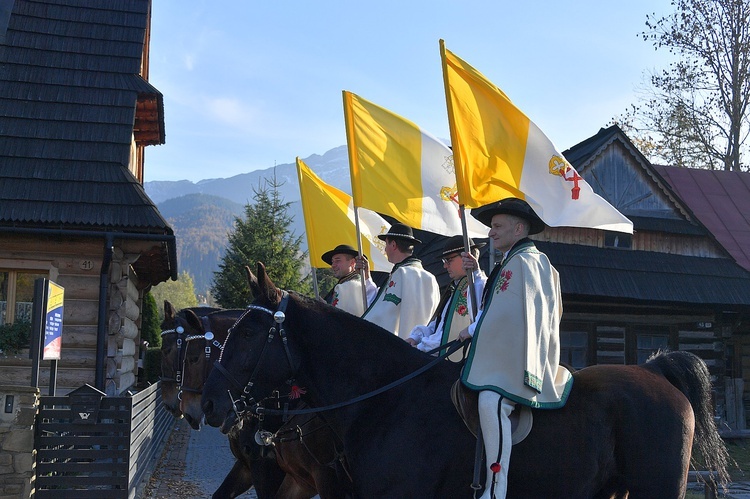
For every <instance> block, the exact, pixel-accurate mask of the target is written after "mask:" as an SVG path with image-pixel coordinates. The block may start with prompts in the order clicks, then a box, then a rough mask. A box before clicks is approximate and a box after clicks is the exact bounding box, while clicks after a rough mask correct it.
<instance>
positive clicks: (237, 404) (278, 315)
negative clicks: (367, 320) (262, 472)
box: [214, 290, 463, 417]
mask: <svg viewBox="0 0 750 499" xmlns="http://www.w3.org/2000/svg"><path fill="white" fill-rule="evenodd" d="M281 293H282V298H281V302H280V303H279V307H278V309H277V311H276V312H272V311H271V310H269V309H267V308H265V307H261V306H258V305H249V306H248V307H247V310H246V311H245V312H244V313H243V314H242V315H241V316H240V318H239V319H237V322H235V326H236V325H237V324H239V323H240V321H242V319H243V318H244V317H245V316H246V315H247V314H249V313H250V312H252V311H253V310H259V311H261V312H265V313H266V314H268V315H270V316H271V317H273V319H274V322H275V323H276V324H278V326H279V329H278V334H279V337H280V338H281V341H282V344H283V346H284V352H285V353H286V358H287V361H288V362H289V367H290V369H291V370H292V375H291V377H290V378H289V379H288V380H287V384H289V385H293V384H294V378H295V376H296V373H297V369H296V368H295V367H294V363H293V362H292V356H291V353H290V352H289V345H288V341H287V340H288V338H287V335H286V332H285V331H284V327H283V323H284V320H285V319H286V314H285V313H284V312H285V310H286V306H287V303H288V301H289V294H288V293H287V292H286V291H283V290H282V291H281ZM233 329H234V326H232V327H231V328H230V329H229V332H228V334H227V339H226V340H224V346H226V342H227V341H228V340H229V337H230V336H231V334H232V331H233ZM276 332H277V330H276V326H271V327H270V328H269V330H268V336H267V338H266V342H265V343H264V344H263V349H262V350H261V352H260V357H258V362H257V363H256V364H255V368H254V369H253V373H252V374H251V375H250V379H249V380H248V382H247V384H246V385H245V386H244V387H243V386H242V384H241V383H240V382H239V381H237V380H236V379H235V378H234V376H232V374H231V373H230V372H229V371H227V369H226V368H225V367H224V366H222V365H221V360H222V356H221V355H220V356H219V360H218V361H217V362H215V363H214V367H215V368H216V369H217V370H218V371H219V372H220V373H221V374H222V375H223V376H224V377H225V378H226V379H227V380H228V381H229V382H230V383H231V384H232V385H233V387H234V388H236V389H239V390H240V391H241V393H242V394H241V395H240V397H239V398H238V399H234V397H232V391H231V390H227V392H228V393H229V398H230V400H231V401H232V407H233V409H234V412H235V414H236V415H237V417H241V416H242V415H243V414H244V413H245V412H247V411H248V410H249V409H250V406H251V404H253V407H252V410H253V412H254V413H255V414H258V415H263V414H274V415H283V416H286V415H297V414H315V413H318V412H324V411H330V410H333V409H339V408H341V407H346V406H348V405H352V404H356V403H358V402H361V401H363V400H367V399H369V398H371V397H374V396H376V395H379V394H381V393H383V392H386V391H388V390H390V389H391V388H395V387H397V386H399V385H401V384H403V383H406V382H407V381H410V380H412V379H414V378H416V377H417V376H419V375H420V374H422V373H423V372H425V371H427V370H429V369H431V368H432V367H434V366H436V365H437V364H438V363H439V362H440V361H442V360H443V359H445V358H446V357H447V356H449V355H451V354H452V353H453V352H455V351H456V350H458V349H459V348H461V346H463V342H461V341H460V340H453V341H452V342H449V343H446V344H445V345H442V346H441V347H439V349H446V352H445V353H443V354H441V355H440V356H438V357H436V358H435V359H434V360H432V361H430V362H429V363H428V364H425V365H424V366H422V367H420V368H419V369H417V370H416V371H414V372H412V373H410V374H408V375H406V376H404V377H403V378H399V379H397V380H395V381H393V382H391V383H388V384H387V385H385V386H382V387H380V388H377V389H375V390H372V391H371V392H368V393H365V394H364V395H360V396H358V397H355V398H353V399H351V400H347V401H344V402H339V403H336V404H331V405H327V406H323V407H315V408H308V409H291V410H290V409H268V408H265V407H263V406H262V405H260V403H258V402H256V401H255V399H254V398H253V397H250V396H249V394H250V390H252V388H253V385H254V384H255V377H256V376H257V374H258V370H259V369H260V366H261V362H262V360H263V357H264V355H265V353H266V350H267V347H268V345H270V344H271V342H272V341H273V339H274V338H275V336H276ZM223 353H224V352H223V350H222V355H223Z"/></svg>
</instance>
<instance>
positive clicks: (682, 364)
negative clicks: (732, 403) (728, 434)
mask: <svg viewBox="0 0 750 499" xmlns="http://www.w3.org/2000/svg"><path fill="white" fill-rule="evenodd" d="M643 367H644V368H645V369H647V370H650V371H652V372H657V373H659V374H661V375H662V376H664V377H665V378H667V380H668V381H669V382H670V383H671V384H672V385H673V386H675V387H676V388H677V389H678V390H680V391H681V392H682V393H683V394H684V395H685V397H687V399H688V401H689V402H690V405H691V406H692V408H693V414H694V415H695V440H694V444H695V446H696V447H697V449H698V451H699V452H700V454H701V457H702V459H703V462H704V463H703V464H704V465H705V466H706V467H707V468H708V469H709V470H711V471H715V472H716V474H717V475H718V479H719V482H720V483H722V484H724V483H727V482H728V480H729V474H728V472H727V465H728V463H729V461H730V460H731V458H730V457H729V453H728V452H727V449H726V446H725V445H724V443H723V441H722V440H721V436H719V433H718V431H717V429H716V423H715V422H714V415H713V410H712V407H711V404H710V403H701V401H710V400H711V397H712V394H711V375H710V373H709V372H708V368H707V367H706V364H705V363H704V362H703V361H702V360H701V358H700V357H698V356H697V355H695V354H692V353H690V352H685V351H674V352H670V351H667V350H659V351H657V352H656V353H654V354H653V355H651V357H649V359H648V360H647V361H646V363H645V364H644V365H643ZM691 378H693V379H696V380H698V383H695V384H691V383H689V382H688V380H689V379H691ZM693 461H694V460H693ZM735 464H736V463H735Z"/></svg>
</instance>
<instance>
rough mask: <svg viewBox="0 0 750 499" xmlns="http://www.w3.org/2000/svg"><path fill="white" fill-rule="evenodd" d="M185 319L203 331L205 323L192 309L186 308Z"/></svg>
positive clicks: (197, 329) (196, 328) (194, 327)
mask: <svg viewBox="0 0 750 499" xmlns="http://www.w3.org/2000/svg"><path fill="white" fill-rule="evenodd" d="M185 320H186V321H187V323H188V324H189V325H190V326H192V327H193V329H195V330H196V331H203V323H202V322H201V320H200V319H199V318H198V316H197V315H195V312H193V311H192V310H185Z"/></svg>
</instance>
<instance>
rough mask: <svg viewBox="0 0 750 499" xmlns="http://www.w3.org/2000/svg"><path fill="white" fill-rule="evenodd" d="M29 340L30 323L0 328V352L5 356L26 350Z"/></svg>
mask: <svg viewBox="0 0 750 499" xmlns="http://www.w3.org/2000/svg"><path fill="white" fill-rule="evenodd" d="M30 338H31V323H30V322H25V321H18V322H15V323H13V324H3V325H1V326H0V351H1V352H2V353H5V354H14V353H18V352H19V351H20V350H21V349H22V348H28V346H29V339H30Z"/></svg>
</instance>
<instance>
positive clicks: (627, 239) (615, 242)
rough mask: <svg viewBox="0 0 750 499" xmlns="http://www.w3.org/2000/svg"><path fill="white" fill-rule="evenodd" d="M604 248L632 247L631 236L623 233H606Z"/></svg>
mask: <svg viewBox="0 0 750 499" xmlns="http://www.w3.org/2000/svg"><path fill="white" fill-rule="evenodd" d="M604 246H605V247H607V248H626V249H629V248H631V247H632V246H633V236H632V235H631V234H626V233H624V232H610V231H606V232H605V233H604Z"/></svg>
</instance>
